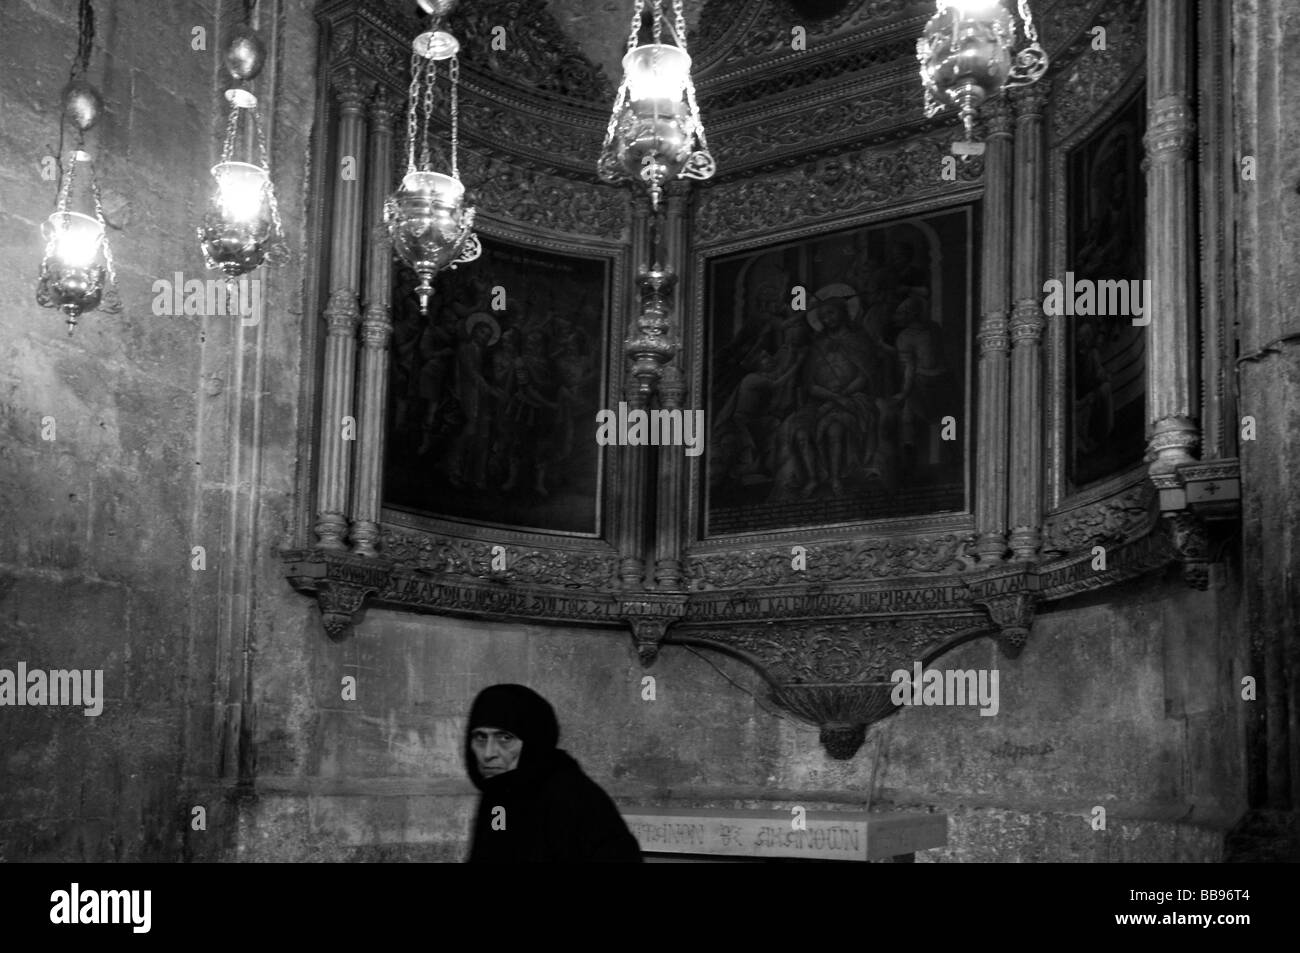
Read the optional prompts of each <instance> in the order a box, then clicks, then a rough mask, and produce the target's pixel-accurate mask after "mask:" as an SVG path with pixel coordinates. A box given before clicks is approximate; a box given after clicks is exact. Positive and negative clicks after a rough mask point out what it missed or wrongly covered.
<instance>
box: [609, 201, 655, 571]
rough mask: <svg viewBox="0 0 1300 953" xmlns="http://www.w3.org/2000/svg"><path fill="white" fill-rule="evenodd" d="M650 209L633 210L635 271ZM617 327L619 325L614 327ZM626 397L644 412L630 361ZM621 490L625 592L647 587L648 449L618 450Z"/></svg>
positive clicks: (637, 301) (630, 309)
mask: <svg viewBox="0 0 1300 953" xmlns="http://www.w3.org/2000/svg"><path fill="white" fill-rule="evenodd" d="M649 239H650V221H649V209H648V208H647V207H646V205H645V203H644V202H636V203H634V204H633V208H632V269H633V271H635V270H636V269H637V268H640V267H641V266H642V265H644V264H648V263H649V262H648V260H647V258H646V256H647V255H648V254H650V240H649ZM628 286H629V287H628V294H627V298H626V300H625V302H624V307H625V308H626V310H625V311H624V314H625V315H626V316H627V320H626V321H625V322H624V328H625V334H627V335H631V334H634V333H636V327H637V315H638V314H639V313H640V311H641V295H640V288H639V287H638V286H637V283H636V282H635V281H630V282H628ZM615 326H616V327H617V325H615ZM623 381H624V387H623V394H624V399H625V400H626V401H627V405H628V410H629V411H632V410H645V409H646V403H647V401H646V399H645V395H643V394H642V393H641V390H640V385H639V382H638V381H637V379H636V378H635V377H633V376H632V375H631V374H630V373H628V368H627V362H626V361H624V362H623ZM615 452H616V453H617V454H618V467H617V468H616V472H617V473H618V484H617V485H618V487H619V489H620V492H621V493H622V497H621V499H620V500H619V504H618V505H619V518H620V524H621V525H620V527H619V540H618V549H619V553H620V554H621V558H620V560H619V573H618V575H619V581H620V582H621V584H622V586H623V588H624V589H641V588H644V586H645V578H644V577H645V552H646V525H645V524H646V507H645V494H646V476H647V474H646V466H647V453H646V448H645V447H619V448H618V449H617V450H616V451H615Z"/></svg>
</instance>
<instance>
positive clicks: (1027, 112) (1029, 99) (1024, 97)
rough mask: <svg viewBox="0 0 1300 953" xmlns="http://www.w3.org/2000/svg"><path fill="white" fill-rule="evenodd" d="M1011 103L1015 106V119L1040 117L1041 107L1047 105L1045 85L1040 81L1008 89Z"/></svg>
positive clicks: (1041, 113)
mask: <svg viewBox="0 0 1300 953" xmlns="http://www.w3.org/2000/svg"><path fill="white" fill-rule="evenodd" d="M1007 95H1008V96H1009V97H1010V98H1011V104H1012V106H1014V107H1015V112H1016V119H1017V120H1022V121H1023V120H1029V119H1041V118H1042V116H1043V108H1044V107H1045V106H1046V105H1047V87H1046V86H1045V85H1044V84H1043V83H1041V82H1038V83H1031V84H1030V85H1028V86H1017V87H1016V88H1015V89H1012V90H1008V91H1007Z"/></svg>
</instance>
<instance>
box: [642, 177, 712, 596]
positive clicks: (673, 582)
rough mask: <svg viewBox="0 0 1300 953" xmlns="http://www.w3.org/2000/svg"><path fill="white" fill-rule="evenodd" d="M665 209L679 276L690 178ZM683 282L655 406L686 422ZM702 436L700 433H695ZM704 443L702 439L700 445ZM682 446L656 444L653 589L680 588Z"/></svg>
mask: <svg viewBox="0 0 1300 953" xmlns="http://www.w3.org/2000/svg"><path fill="white" fill-rule="evenodd" d="M667 192H668V209H667V216H666V219H667V220H666V222H665V224H664V254H665V258H666V264H667V265H668V267H669V268H671V269H672V270H673V271H674V272H676V273H677V274H678V275H686V274H687V269H686V261H685V245H686V226H685V212H686V203H687V202H688V201H690V195H691V193H690V185H689V183H686V182H683V181H681V180H677V181H674V182H671V183H669V185H668V189H667ZM687 293H688V292H687V289H686V285H685V282H684V281H683V282H682V283H680V284H678V286H677V294H676V299H675V301H674V306H673V321H672V329H671V330H670V331H669V334H670V335H671V336H672V337H673V338H675V339H676V340H677V341H678V342H679V343H678V350H677V354H676V356H675V357H674V358H673V360H672V362H671V363H670V364H668V366H667V367H665V368H664V376H663V377H662V378H661V379H660V381H659V407H660V408H661V409H662V410H666V411H670V412H671V411H679V412H680V413H681V414H682V418H683V420H682V423H683V426H684V425H685V418H686V415H687V414H692V413H693V412H692V411H691V409H690V408H688V407H683V403H684V398H685V395H686V375H685V373H684V364H683V359H684V354H683V352H682V346H683V345H682V343H681V342H682V341H683V338H684V335H683V334H682V327H683V323H684V322H683V320H682V315H683V313H684V308H683V303H684V302H685V301H686V300H687V297H686V295H687ZM699 439H700V440H701V441H703V439H704V438H703V435H702V434H701V435H699ZM702 445H703V444H702V443H701V446H702ZM685 450H686V448H685V447H664V446H661V447H659V461H658V463H659V467H658V494H657V500H656V504H657V505H656V512H655V517H656V518H655V540H654V542H655V568H654V588H656V589H669V590H679V589H681V588H682V516H683V513H684V511H685V504H684V502H683V500H684V498H685V491H686V467H687V463H688V461H687V458H686V454H685Z"/></svg>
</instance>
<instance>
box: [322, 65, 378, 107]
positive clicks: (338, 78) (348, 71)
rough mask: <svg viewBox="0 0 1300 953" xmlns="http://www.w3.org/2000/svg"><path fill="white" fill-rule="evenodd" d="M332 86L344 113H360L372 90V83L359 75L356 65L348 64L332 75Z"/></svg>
mask: <svg viewBox="0 0 1300 953" xmlns="http://www.w3.org/2000/svg"><path fill="white" fill-rule="evenodd" d="M330 86H331V88H333V90H334V95H335V96H337V97H338V101H339V106H340V107H341V108H342V110H343V112H344V113H360V112H361V109H362V107H363V106H364V105H365V102H366V94H367V93H369V92H370V83H369V82H367V81H365V80H363V79H361V78H360V77H359V76H357V71H356V68H355V67H352V66H348V67H345V68H343V69H341V70H338V71H337V72H335V73H334V74H333V75H332V76H330Z"/></svg>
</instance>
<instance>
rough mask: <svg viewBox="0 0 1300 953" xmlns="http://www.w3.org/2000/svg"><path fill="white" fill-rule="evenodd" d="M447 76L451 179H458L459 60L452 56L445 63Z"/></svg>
mask: <svg viewBox="0 0 1300 953" xmlns="http://www.w3.org/2000/svg"><path fill="white" fill-rule="evenodd" d="M447 76H448V78H449V79H450V80H451V177H452V178H453V179H459V178H460V172H459V168H458V167H457V164H456V163H457V150H458V148H459V146H460V99H459V96H458V95H457V87H458V86H459V85H460V60H459V59H458V58H457V57H455V56H453V57H452V58H451V60H450V61H449V62H448V63H447Z"/></svg>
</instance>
